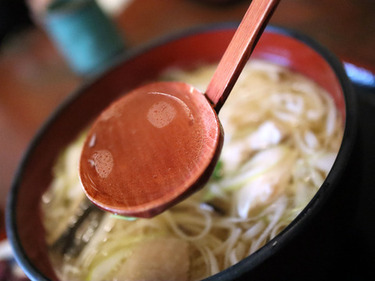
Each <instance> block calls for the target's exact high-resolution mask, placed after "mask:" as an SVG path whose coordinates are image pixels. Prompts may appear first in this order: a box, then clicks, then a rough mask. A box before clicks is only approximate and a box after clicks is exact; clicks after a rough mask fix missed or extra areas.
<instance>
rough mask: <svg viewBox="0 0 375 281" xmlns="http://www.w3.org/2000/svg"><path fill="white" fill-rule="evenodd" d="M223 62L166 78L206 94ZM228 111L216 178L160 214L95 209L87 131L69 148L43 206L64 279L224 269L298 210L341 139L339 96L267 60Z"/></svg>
mask: <svg viewBox="0 0 375 281" xmlns="http://www.w3.org/2000/svg"><path fill="white" fill-rule="evenodd" d="M215 67H216V66H215V65H208V66H202V67H199V68H197V69H195V70H192V71H181V70H171V71H169V72H168V73H167V74H166V75H165V76H164V77H163V79H169V80H179V81H184V82H187V83H190V84H192V85H194V86H196V87H197V88H199V89H201V90H203V91H204V89H205V88H206V85H207V84H208V82H209V79H210V78H211V77H212V74H213V71H214V69H215ZM219 117H220V120H221V122H222V124H223V127H224V131H225V139H224V147H223V151H222V154H221V157H220V160H219V163H218V164H217V167H216V168H215V171H214V174H213V176H212V177H211V179H210V181H209V183H208V184H207V185H206V186H205V187H204V188H203V189H202V190H201V191H199V192H198V193H196V194H194V195H193V196H191V197H190V198H188V199H186V200H185V201H183V202H181V203H179V204H178V205H176V206H175V207H173V208H171V209H169V210H168V211H165V212H164V213H162V214H160V215H158V216H156V217H154V218H152V219H134V220H133V219H131V218H119V217H116V216H114V215H111V214H109V213H104V212H102V211H98V210H94V211H93V208H94V207H92V206H91V205H90V203H88V202H87V200H86V199H85V195H84V194H83V192H82V188H81V186H80V182H79V178H78V171H77V165H78V164H77V163H78V160H79V157H80V151H81V147H82V144H83V139H84V136H85V134H84V133H83V134H82V135H81V136H80V137H79V138H77V140H76V141H74V142H73V143H72V144H71V145H70V146H69V147H67V148H66V150H65V151H64V152H63V153H62V155H61V156H60V158H59V159H58V161H57V163H56V165H55V167H54V179H53V182H52V184H51V187H50V189H49V190H48V191H47V192H46V193H45V195H44V196H43V202H42V210H43V213H44V225H45V229H46V241H47V243H48V245H49V249H50V254H51V257H52V261H53V263H54V265H55V269H56V272H57V274H58V276H59V277H60V278H61V279H62V280H199V279H202V278H205V277H207V276H210V275H213V274H215V273H217V272H219V271H222V270H224V269H226V268H228V267H230V266H231V265H233V264H235V263H237V262H238V261H240V260H242V259H243V258H245V257H247V256H248V255H250V254H252V253H254V252H255V251H257V250H258V249H259V248H260V247H262V246H263V245H264V244H265V243H267V242H268V241H270V240H271V239H272V238H274V237H275V236H276V235H277V234H278V233H280V231H282V230H283V229H284V228H285V227H286V226H287V225H288V224H289V223H290V222H291V221H292V220H293V219H294V218H295V217H296V216H297V215H298V213H299V212H300V211H301V210H302V209H303V208H304V207H305V206H306V204H307V203H308V202H309V201H310V200H311V198H312V197H313V196H314V194H315V193H316V192H317V190H318V189H319V187H320V186H321V184H322V182H323V180H324V179H325V177H326V176H327V174H328V172H329V170H330V168H331V166H332V164H333V162H334V160H335V157H336V155H337V152H338V149H339V146H340V143H341V140H342V133H343V125H342V120H341V118H340V116H339V113H338V112H337V111H336V108H335V104H334V102H333V100H332V99H331V97H330V96H329V95H328V94H327V93H326V92H325V91H324V90H323V89H322V88H320V87H319V86H318V85H317V84H315V83H314V82H312V81H310V80H309V79H307V78H306V77H304V76H301V75H299V74H297V73H293V72H291V71H289V70H288V69H286V68H283V67H280V66H277V65H274V64H271V63H267V62H264V61H258V60H252V61H251V62H250V63H248V65H247V66H246V67H245V69H244V71H243V73H242V74H241V77H240V79H239V80H238V82H237V84H236V86H235V88H234V89H233V91H232V93H231V95H230V96H229V98H228V100H227V102H226V103H225V105H224V107H223V108H222V110H221V112H220V115H219ZM88 210H91V211H90V212H88ZM83 218H84V219H83ZM77 225H79V226H77ZM67 241H68V242H67Z"/></svg>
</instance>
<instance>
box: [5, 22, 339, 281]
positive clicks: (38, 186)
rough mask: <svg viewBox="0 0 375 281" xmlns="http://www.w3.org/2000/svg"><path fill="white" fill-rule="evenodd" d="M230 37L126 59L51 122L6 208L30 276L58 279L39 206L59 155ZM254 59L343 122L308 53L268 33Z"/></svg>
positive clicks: (318, 63)
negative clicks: (143, 87) (305, 87)
mask: <svg viewBox="0 0 375 281" xmlns="http://www.w3.org/2000/svg"><path fill="white" fill-rule="evenodd" d="M233 33H234V27H232V28H229V29H213V30H212V29H210V30H207V31H203V32H201V33H189V34H187V35H185V36H181V37H177V38H174V39H173V40H172V41H167V42H165V43H162V44H159V45H157V46H156V47H155V46H154V47H152V48H148V49H146V50H143V51H141V52H139V53H137V54H135V55H132V56H130V57H128V58H125V60H123V61H122V62H121V63H119V64H118V65H116V66H115V67H113V68H112V69H111V70H110V71H108V72H106V73H104V74H103V75H101V76H100V77H98V78H97V79H94V80H93V81H92V82H90V83H87V84H86V85H84V86H83V87H82V88H81V89H80V90H79V91H78V92H77V93H76V94H75V95H73V97H72V98H71V99H70V100H68V101H67V102H66V103H65V104H64V105H63V106H62V107H61V108H60V109H59V110H58V111H57V112H56V113H55V115H54V116H52V118H51V119H50V120H49V122H47V124H46V125H45V126H44V127H43V129H42V130H41V131H40V133H39V135H38V136H37V137H36V139H35V140H34V142H33V143H32V145H31V147H30V149H29V151H28V154H27V155H26V157H25V159H24V161H23V163H22V165H21V168H20V169H19V172H18V174H17V176H16V179H15V182H14V186H13V189H12V194H11V198H10V207H9V208H8V212H10V217H11V221H10V222H9V225H10V226H9V227H8V230H9V229H10V231H8V235H9V236H10V239H11V242H12V244H13V247H14V248H15V251H16V255H17V260H18V261H19V263H20V264H21V266H22V267H23V269H24V270H25V271H26V272H27V273H28V274H29V275H30V276H32V275H33V276H34V278H35V279H37V278H43V276H45V277H47V278H49V279H54V280H55V279H57V278H56V276H55V274H54V272H53V269H52V268H51V265H50V262H49V259H48V257H47V248H46V243H45V239H44V230H43V227H42V223H41V219H40V207H39V206H40V200H41V195H42V194H43V192H45V190H46V189H47V188H48V186H49V184H50V182H51V167H52V166H53V163H54V161H55V160H56V158H57V156H58V154H59V152H60V151H61V150H62V149H63V148H64V147H66V146H67V144H68V143H69V142H70V141H72V140H73V139H74V137H75V136H76V135H77V134H78V133H79V132H80V131H81V130H82V129H83V128H85V127H86V126H87V125H88V124H89V123H90V121H92V120H93V118H94V117H95V116H96V115H97V114H98V113H99V112H100V111H101V110H103V109H104V108H105V107H106V106H107V105H108V104H109V103H110V102H111V101H113V100H114V99H115V98H117V97H119V96H120V95H121V94H122V93H123V92H126V91H128V90H130V89H132V88H134V87H136V86H138V85H140V84H142V83H145V82H149V81H152V80H155V79H156V78H157V77H158V75H159V74H160V72H162V71H163V70H165V69H166V68H169V67H171V66H173V67H181V68H192V67H194V66H197V65H199V64H202V63H211V62H217V61H218V60H219V59H220V57H221V56H222V54H223V52H224V51H225V49H226V47H227V45H228V43H229V41H230V39H231V38H232V36H233ZM253 57H257V58H262V59H266V60H268V61H272V62H276V63H278V64H281V65H285V66H287V67H290V68H291V69H293V70H295V71H297V72H300V73H303V74H305V75H306V76H308V77H310V78H311V79H313V80H315V81H316V82H317V83H318V84H320V85H321V86H323V87H324V88H325V89H326V90H327V91H328V92H329V93H330V94H331V95H332V97H333V98H334V100H335V103H336V105H337V107H338V109H339V110H340V112H341V114H342V115H343V117H344V118H345V98H344V93H343V89H342V87H341V85H340V82H339V79H338V78H337V74H336V73H335V71H334V69H333V68H332V67H331V66H330V64H329V63H328V62H327V61H326V59H325V58H324V57H322V56H321V55H320V54H319V53H318V52H316V51H315V50H314V49H313V48H312V47H310V46H308V45H306V44H305V43H303V42H301V41H299V40H298V39H295V38H293V37H291V36H288V35H286V34H284V33H278V32H274V31H273V30H272V29H271V30H267V31H266V32H265V33H264V34H263V36H262V37H261V39H260V41H259V43H258V45H257V47H256V49H255V50H254V53H253Z"/></svg>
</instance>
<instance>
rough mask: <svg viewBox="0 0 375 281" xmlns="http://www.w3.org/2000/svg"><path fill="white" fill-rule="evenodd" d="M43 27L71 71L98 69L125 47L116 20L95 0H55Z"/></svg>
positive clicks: (90, 73)
mask: <svg viewBox="0 0 375 281" xmlns="http://www.w3.org/2000/svg"><path fill="white" fill-rule="evenodd" d="M45 28H46V30H47V32H48V33H49V35H50V37H51V38H52V40H53V41H54V43H55V45H56V47H57V48H58V49H59V50H60V52H61V53H62V54H63V56H64V57H65V59H66V60H67V62H68V64H69V65H70V67H71V68H72V70H73V71H74V72H76V73H77V74H79V75H84V76H90V75H93V74H95V73H98V72H101V71H102V70H103V69H105V68H106V67H107V66H108V65H110V64H111V63H112V61H113V59H114V58H115V57H116V55H118V54H119V53H122V52H123V51H124V49H125V44H124V40H123V38H122V36H121V34H120V33H119V31H118V30H117V28H116V26H115V24H114V23H113V22H112V21H111V19H110V18H109V17H108V16H107V15H106V14H105V13H104V12H103V11H102V9H101V8H100V7H99V6H98V4H97V3H96V1H95V0H58V1H53V2H52V3H51V4H50V5H49V6H48V7H47V11H46V16H45Z"/></svg>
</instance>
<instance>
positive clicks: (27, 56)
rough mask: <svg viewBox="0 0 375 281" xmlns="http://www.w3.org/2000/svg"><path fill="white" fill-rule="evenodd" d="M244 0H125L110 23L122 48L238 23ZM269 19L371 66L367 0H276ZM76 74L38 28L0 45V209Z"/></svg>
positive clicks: (371, 12)
mask: <svg viewBox="0 0 375 281" xmlns="http://www.w3.org/2000/svg"><path fill="white" fill-rule="evenodd" d="M249 2H250V1H240V2H239V3H237V4H233V5H229V6H224V7H223V6H215V5H207V4H202V3H201V2H200V1H197V0H196V1H194V0H162V1H156V0H133V1H132V2H131V4H130V5H129V6H127V7H126V9H124V10H123V11H122V12H120V14H118V15H116V16H115V17H114V21H115V22H116V24H117V25H118V27H119V28H120V30H121V32H122V34H123V36H124V37H125V38H126V41H127V45H128V48H137V47H139V46H141V45H143V44H146V43H148V42H150V41H151V40H155V39H157V38H159V37H160V36H165V35H168V34H171V33H175V32H178V31H181V30H185V29H187V28H189V27H192V26H198V25H202V24H206V23H214V22H223V21H239V20H240V19H241V17H242V16H243V14H244V13H245V11H246V9H247V7H248V5H249ZM271 23H272V24H276V25H281V26H285V27H290V28H293V29H296V30H298V31H302V32H304V33H306V34H307V35H310V36H311V37H313V38H315V39H316V40H317V41H319V42H320V43H322V44H323V45H325V46H326V47H327V48H328V49H330V50H331V51H332V52H334V53H335V54H336V55H337V56H339V57H340V58H342V59H345V60H350V61H352V62H354V63H356V64H360V65H362V66H364V67H367V68H369V69H375V1H374V0H329V1H316V0H282V1H281V3H280V5H279V7H278V9H277V11H276V12H275V14H274V16H273V18H272V20H271ZM82 81H83V78H80V77H78V76H77V75H75V74H74V73H73V72H72V71H71V70H70V69H69V68H68V66H67V65H66V63H65V61H64V59H63V58H62V57H61V56H60V54H59V53H58V51H57V50H56V48H55V46H54V45H53V43H52V42H51V41H50V39H49V38H48V36H47V35H46V33H45V32H44V30H43V28H42V27H40V26H37V27H30V28H28V29H27V30H24V31H22V32H21V33H18V34H16V35H15V36H13V37H12V38H10V39H8V40H7V41H6V43H5V45H3V46H2V48H1V50H0V207H1V209H4V206H5V202H6V196H7V193H8V191H9V188H10V186H11V182H12V180H13V177H14V174H15V171H16V169H17V167H18V165H19V164H20V161H21V158H22V155H23V154H24V152H25V150H26V148H27V147H28V145H29V143H30V141H31V140H32V138H33V136H34V135H35V133H36V132H37V130H38V129H39V128H40V126H41V125H42V124H43V123H44V122H45V121H46V119H47V118H48V116H49V115H50V114H51V113H52V112H53V111H54V110H55V109H56V107H57V106H58V105H59V104H60V103H61V102H62V101H63V100H64V99H65V98H66V97H67V96H68V95H69V94H70V93H72V91H74V89H76V88H77V87H78V86H79V85H80V84H81V83H82Z"/></svg>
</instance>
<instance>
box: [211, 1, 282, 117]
mask: <svg viewBox="0 0 375 281" xmlns="http://www.w3.org/2000/svg"><path fill="white" fill-rule="evenodd" d="M279 2H280V0H253V1H252V2H251V5H250V7H249V8H248V10H247V12H246V14H245V16H244V18H243V19H242V21H241V23H240V25H239V27H238V29H237V31H236V33H235V34H234V36H233V38H232V40H231V42H230V43H229V46H228V48H227V49H226V51H225V53H224V55H223V57H222V58H221V60H220V63H219V65H218V67H217V68H216V71H215V73H214V75H213V77H212V79H211V81H210V83H209V85H208V87H207V89H206V93H205V94H206V97H207V98H208V99H209V100H210V101H211V102H212V104H213V106H214V108H215V110H216V112H217V113H218V112H219V110H220V108H221V106H222V105H223V104H224V102H225V100H226V99H227V97H228V96H229V93H230V92H231V90H232V88H233V86H234V84H235V83H236V81H237V79H238V77H239V75H240V74H241V71H242V69H243V68H244V66H245V64H246V63H247V61H248V59H249V57H250V55H251V53H252V51H253V49H254V47H255V45H256V43H257V42H258V39H259V38H260V36H261V35H262V33H263V30H264V28H265V27H266V25H267V23H268V21H269V19H270V18H271V16H272V13H273V12H274V10H275V9H276V7H277V5H278V3H279Z"/></svg>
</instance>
